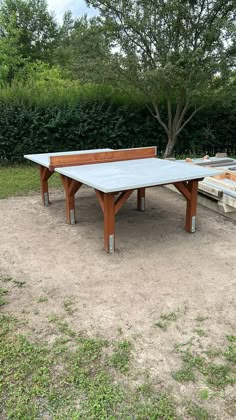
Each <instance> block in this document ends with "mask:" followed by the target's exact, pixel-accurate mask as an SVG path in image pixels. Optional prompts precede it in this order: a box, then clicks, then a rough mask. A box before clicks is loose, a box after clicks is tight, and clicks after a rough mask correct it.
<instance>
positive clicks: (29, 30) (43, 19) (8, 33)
mask: <svg viewBox="0 0 236 420" xmlns="http://www.w3.org/2000/svg"><path fill="white" fill-rule="evenodd" d="M0 28H1V33H0V60H1V63H0V65H1V66H4V68H5V71H6V72H7V71H8V79H9V80H10V79H11V78H12V77H14V73H15V71H16V68H17V66H21V65H22V63H23V62H24V61H28V62H33V61H36V60H41V61H45V62H49V63H50V62H51V59H52V53H53V51H54V48H55V44H56V42H57V34H58V28H57V23H56V21H55V19H54V17H53V15H52V14H50V13H49V11H48V9H47V3H46V1H45V0H2V1H1V0H0Z"/></svg>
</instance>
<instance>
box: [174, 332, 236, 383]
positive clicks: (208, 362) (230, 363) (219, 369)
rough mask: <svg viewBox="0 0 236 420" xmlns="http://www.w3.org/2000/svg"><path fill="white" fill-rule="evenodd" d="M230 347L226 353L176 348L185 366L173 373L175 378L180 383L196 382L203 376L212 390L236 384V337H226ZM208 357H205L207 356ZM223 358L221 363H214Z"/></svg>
mask: <svg viewBox="0 0 236 420" xmlns="http://www.w3.org/2000/svg"><path fill="white" fill-rule="evenodd" d="M226 338H227V340H228V342H229V345H228V347H227V350H226V351H217V352H215V353H213V352H212V351H210V354H209V355H208V352H206V351H200V350H198V354H196V350H195V351H192V350H191V345H190V346H189V347H188V348H187V349H186V350H183V349H181V347H180V346H179V347H176V351H177V352H179V353H180V354H181V358H182V361H183V366H182V368H181V369H179V370H178V371H176V372H173V373H172V376H173V378H174V379H175V380H176V381H178V382H187V381H195V380H196V375H198V376H199V375H202V377H203V379H204V380H205V383H206V384H207V385H208V386H209V387H210V388H212V389H215V390H224V389H225V388H226V387H227V386H228V385H231V386H233V385H235V384H236V368H235V364H236V341H234V336H227V337H226ZM207 355H208V357H205V356H207ZM216 357H217V358H219V357H221V359H220V360H221V362H220V363H219V361H217V363H216V362H214V358H216Z"/></svg>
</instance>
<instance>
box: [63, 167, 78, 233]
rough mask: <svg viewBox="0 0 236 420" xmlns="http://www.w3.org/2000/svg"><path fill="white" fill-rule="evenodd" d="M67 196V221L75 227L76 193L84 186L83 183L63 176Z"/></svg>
mask: <svg viewBox="0 0 236 420" xmlns="http://www.w3.org/2000/svg"><path fill="white" fill-rule="evenodd" d="M61 179H62V182H63V185H64V190H65V196H66V220H67V223H69V224H70V225H74V224H75V222H76V219H75V193H76V192H77V191H78V189H79V188H80V187H81V186H82V183H81V182H78V181H75V180H74V179H71V178H68V177H67V176H64V175H61Z"/></svg>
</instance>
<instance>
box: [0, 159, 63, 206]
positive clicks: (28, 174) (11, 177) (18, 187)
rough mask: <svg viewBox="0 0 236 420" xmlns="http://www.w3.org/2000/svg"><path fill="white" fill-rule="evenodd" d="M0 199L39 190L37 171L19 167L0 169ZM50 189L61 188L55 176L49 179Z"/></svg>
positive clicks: (27, 167) (22, 166)
mask: <svg viewBox="0 0 236 420" xmlns="http://www.w3.org/2000/svg"><path fill="white" fill-rule="evenodd" d="M0 179H1V185H0V199H2V198H8V197H12V196H20V195H25V194H28V193H29V192H32V191H37V192H38V191H39V190H40V182H39V171H38V168H37V167H36V166H29V165H19V166H11V167H6V166H2V167H0ZM49 185H51V186H52V187H58V186H61V182H60V178H59V176H58V175H57V174H53V176H52V177H51V178H50V179H49Z"/></svg>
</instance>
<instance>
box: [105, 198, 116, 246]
mask: <svg viewBox="0 0 236 420" xmlns="http://www.w3.org/2000/svg"><path fill="white" fill-rule="evenodd" d="M104 248H105V251H106V252H108V253H109V254H112V253H113V252H115V196H114V194H106V193H104Z"/></svg>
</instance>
